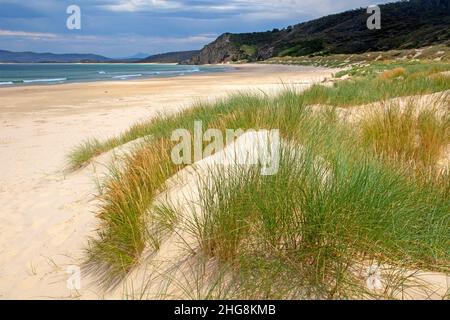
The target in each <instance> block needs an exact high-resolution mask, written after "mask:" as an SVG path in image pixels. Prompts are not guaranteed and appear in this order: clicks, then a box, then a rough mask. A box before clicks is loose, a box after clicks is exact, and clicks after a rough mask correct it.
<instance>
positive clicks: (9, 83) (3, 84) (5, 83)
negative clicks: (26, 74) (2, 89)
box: [0, 81, 14, 86]
mask: <svg viewBox="0 0 450 320" xmlns="http://www.w3.org/2000/svg"><path fill="white" fill-rule="evenodd" d="M12 84H14V83H13V82H12V81H7V82H0V86H8V85H12Z"/></svg>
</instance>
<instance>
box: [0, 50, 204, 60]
mask: <svg viewBox="0 0 450 320" xmlns="http://www.w3.org/2000/svg"><path fill="white" fill-rule="evenodd" d="M199 53H200V50H194V51H180V52H168V53H162V54H157V55H151V56H148V54H146V53H138V54H135V55H133V56H129V57H124V58H118V59H112V58H108V57H104V56H101V55H96V54H75V53H74V54H55V53H36V52H13V51H7V50H0V62H3V63H52V62H53V63H82V62H84V63H95V62H111V63H114V62H128V63H133V62H142V63H145V62H146V63H183V62H185V63H186V62H188V61H189V60H190V59H192V58H193V57H194V56H195V55H197V54H199Z"/></svg>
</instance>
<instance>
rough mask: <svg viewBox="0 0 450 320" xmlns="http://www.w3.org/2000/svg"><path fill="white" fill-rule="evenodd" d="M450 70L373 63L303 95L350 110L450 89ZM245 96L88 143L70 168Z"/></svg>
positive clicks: (215, 115)
mask: <svg viewBox="0 0 450 320" xmlns="http://www.w3.org/2000/svg"><path fill="white" fill-rule="evenodd" d="M400 69H401V70H402V72H403V73H402V74H403V75H404V77H401V79H399V78H400V77H386V76H383V75H382V73H383V72H386V73H385V75H386V74H389V73H392V70H397V72H398V70H400ZM383 70H384V71H383ZM403 70H404V71H403ZM449 70H450V64H447V63H439V64H438V63H433V64H425V63H403V64H399V63H395V64H389V63H379V64H371V65H370V66H368V67H364V69H359V68H358V69H357V71H355V70H353V69H352V70H351V71H346V73H345V74H348V73H350V74H352V75H355V76H356V77H355V78H354V79H351V80H347V81H340V82H337V83H335V84H334V85H333V86H332V87H327V86H323V85H314V86H312V87H311V88H310V89H308V90H306V91H305V92H304V93H303V94H302V99H304V100H305V103H306V104H326V105H332V106H336V107H348V106H355V105H361V104H367V103H372V102H376V101H381V100H385V99H389V98H395V97H402V96H410V95H421V94H427V93H434V92H441V91H445V90H450V80H449V78H450V76H449V75H444V74H442V72H445V71H449ZM380 74H381V75H380ZM380 77H381V78H380ZM384 77H386V78H384ZM245 97H246V98H247V99H249V100H254V99H256V98H255V97H250V96H249V95H248V94H242V95H241V96H238V95H237V96H234V97H231V98H229V99H228V100H227V102H226V103H225V102H223V101H222V102H218V103H217V104H216V105H215V107H214V108H212V109H211V108H209V106H208V105H207V104H202V103H197V105H195V106H194V107H193V108H191V109H189V110H188V111H181V112H179V113H177V114H175V115H172V116H166V115H160V116H157V117H155V118H152V119H151V120H150V121H147V122H142V123H138V124H136V125H134V126H132V127H131V128H130V129H129V130H127V131H126V132H124V133H123V134H121V135H120V136H119V137H113V138H111V139H107V140H105V141H102V142H100V141H98V140H96V139H90V140H87V141H86V142H84V143H82V144H81V145H80V146H78V147H77V148H75V149H74V150H73V151H72V152H71V153H70V154H69V157H68V158H69V165H70V167H71V168H72V169H78V168H80V167H83V166H84V165H86V163H88V162H89V161H90V160H91V159H92V158H94V157H96V156H98V155H100V154H102V153H104V152H106V151H109V150H111V149H114V148H116V147H118V146H121V145H123V144H126V143H127V142H130V141H133V140H135V139H137V138H141V137H146V136H155V137H156V138H159V137H165V136H166V137H167V136H170V133H171V132H172V131H173V130H175V129H177V128H181V127H184V126H183V122H184V123H189V122H191V123H192V122H193V120H192V119H201V120H202V121H206V120H214V119H219V118H220V117H221V115H222V114H227V113H230V112H232V111H233V110H236V109H238V108H240V106H239V105H237V104H239V103H240V102H242V100H243V99H245ZM249 103H252V102H249ZM259 103H260V102H259ZM191 120H192V121H191Z"/></svg>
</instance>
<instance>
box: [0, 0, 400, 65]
mask: <svg viewBox="0 0 450 320" xmlns="http://www.w3.org/2000/svg"><path fill="white" fill-rule="evenodd" d="M386 2H393V0H223V1H217V0H97V1H92V0H69V1H66V0H28V1H23V0H0V49H3V50H10V51H35V52H54V53H95V54H101V55H105V56H108V57H113V58H119V57H128V56H132V55H134V54H136V53H139V52H142V53H148V54H156V53H163V52H170V51H183V50H194V49H201V48H202V47H203V46H204V45H206V44H208V43H210V42H211V41H214V40H215V39H216V38H217V37H218V36H219V35H220V34H222V33H224V32H253V31H266V30H272V29H274V28H283V27H287V26H289V25H293V24H297V23H300V22H304V21H308V20H311V19H314V18H319V17H322V16H324V15H328V14H332V13H338V12H341V11H345V10H349V9H355V8H360V7H367V6H369V5H371V4H381V3H386ZM70 5H77V6H78V7H79V8H80V10H81V29H79V30H69V29H68V28H67V26H66V21H67V19H68V18H69V14H67V13H66V10H67V7H68V6H70Z"/></svg>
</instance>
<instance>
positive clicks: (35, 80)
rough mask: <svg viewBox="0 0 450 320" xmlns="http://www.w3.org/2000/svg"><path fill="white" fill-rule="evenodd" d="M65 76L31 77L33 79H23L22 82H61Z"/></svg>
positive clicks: (64, 79)
mask: <svg viewBox="0 0 450 320" xmlns="http://www.w3.org/2000/svg"><path fill="white" fill-rule="evenodd" d="M66 80H67V78H56V79H33V80H23V83H33V82H62V81H66Z"/></svg>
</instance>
